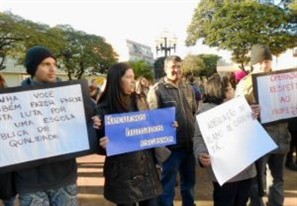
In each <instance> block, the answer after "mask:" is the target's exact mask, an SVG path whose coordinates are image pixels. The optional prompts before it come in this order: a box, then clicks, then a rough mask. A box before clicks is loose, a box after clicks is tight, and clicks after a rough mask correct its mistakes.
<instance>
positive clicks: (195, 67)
mask: <svg viewBox="0 0 297 206" xmlns="http://www.w3.org/2000/svg"><path fill="white" fill-rule="evenodd" d="M220 58H221V57H219V56H217V55H215V54H199V55H187V56H186V57H185V58H184V60H183V72H184V73H185V74H189V73H190V74H193V75H194V76H200V77H202V76H205V77H210V76H211V75H212V74H214V73H215V72H216V68H217V62H218V60H219V59H220Z"/></svg>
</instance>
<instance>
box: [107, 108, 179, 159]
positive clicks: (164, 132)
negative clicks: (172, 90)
mask: <svg viewBox="0 0 297 206" xmlns="http://www.w3.org/2000/svg"><path fill="white" fill-rule="evenodd" d="M174 121H175V108H174V107H171V108H166V109H156V110H147V111H140V112H131V113H122V114H113V115H105V117H104V122H105V135H106V136H108V138H109V144H108V146H107V156H112V155H117V154H122V153H127V152H132V151H138V150H144V149H149V148H154V147H162V146H166V145H172V144H176V128H175V127H173V126H172V124H173V122H174Z"/></svg>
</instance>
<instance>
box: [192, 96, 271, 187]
mask: <svg viewBox="0 0 297 206" xmlns="http://www.w3.org/2000/svg"><path fill="white" fill-rule="evenodd" d="M196 119H197V122H198V125H199V128H200V130H201V134H202V136H203V140H204V142H205V144H206V147H207V150H208V152H209V154H210V156H211V165H212V170H213V172H214V174H215V176H216V179H217V180H218V182H219V184H220V185H223V184H224V183H225V182H227V181H228V180H229V179H231V178H232V177H234V176H235V175H237V174H239V173H240V172H241V171H242V170H244V169H245V168H247V167H248V166H249V165H251V164H252V163H253V162H255V161H256V160H257V159H258V158H260V157H261V156H263V155H265V154H267V153H268V152H270V151H272V150H273V149H275V148H276V147H277V145H276V144H275V143H274V141H273V140H272V139H271V137H270V136H269V135H268V133H267V132H266V131H265V130H264V128H263V127H262V126H261V124H260V123H259V122H258V120H256V119H253V118H252V111H251V108H250V106H249V105H248V103H247V101H246V100H245V98H244V97H237V98H234V99H232V100H229V101H228V102H226V103H224V104H221V105H219V106H217V107H215V108H213V109H211V110H208V111H206V112H203V113H201V114H199V115H197V116H196Z"/></svg>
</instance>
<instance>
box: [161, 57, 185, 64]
mask: <svg viewBox="0 0 297 206" xmlns="http://www.w3.org/2000/svg"><path fill="white" fill-rule="evenodd" d="M171 61H173V62H182V59H181V58H180V57H179V56H177V55H172V56H168V57H166V59H165V60H164V65H166V64H168V63H169V62H171Z"/></svg>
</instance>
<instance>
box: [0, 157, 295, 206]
mask: <svg viewBox="0 0 297 206" xmlns="http://www.w3.org/2000/svg"><path fill="white" fill-rule="evenodd" d="M77 162H78V166H79V168H78V186H79V191H80V192H79V195H78V198H79V203H80V205H81V206H113V205H114V204H112V203H110V202H108V201H107V200H105V199H104V197H103V183H104V178H103V162H104V157H103V156H99V155H89V156H85V157H81V158H78V159H77ZM211 189H212V185H211V181H210V179H209V178H208V175H207V174H206V172H205V170H203V169H200V170H198V171H197V185H196V205H197V206H212V205H213V204H212V194H211ZM285 195H286V199H285V204H284V206H297V172H292V171H289V170H286V171H285ZM16 205H18V204H16ZM0 206H3V204H1V201H0ZM175 206H181V198H180V194H179V188H178V187H177V188H176V200H175Z"/></svg>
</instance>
